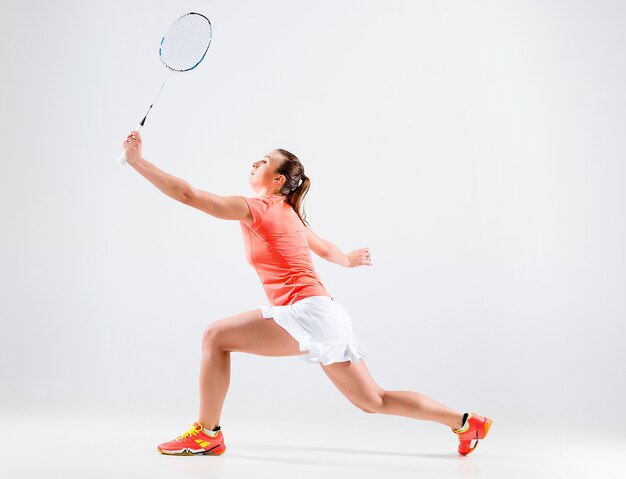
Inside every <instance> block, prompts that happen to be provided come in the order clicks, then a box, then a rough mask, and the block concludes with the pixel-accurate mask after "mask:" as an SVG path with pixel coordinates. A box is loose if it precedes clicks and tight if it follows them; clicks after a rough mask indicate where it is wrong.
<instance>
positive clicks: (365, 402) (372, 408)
mask: <svg viewBox="0 0 626 479" xmlns="http://www.w3.org/2000/svg"><path fill="white" fill-rule="evenodd" d="M384 397H385V391H384V390H382V389H381V390H379V391H377V392H376V393H375V394H372V395H371V396H369V397H367V398H363V399H361V400H359V401H353V404H354V405H355V406H356V407H358V408H359V409H360V410H361V411H363V412H366V413H368V414H380V413H381V412H382V411H383V407H384V404H385V402H384Z"/></svg>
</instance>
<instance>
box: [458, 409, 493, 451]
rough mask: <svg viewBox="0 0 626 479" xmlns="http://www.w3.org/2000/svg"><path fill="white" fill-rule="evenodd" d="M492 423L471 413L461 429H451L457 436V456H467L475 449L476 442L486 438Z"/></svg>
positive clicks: (488, 419)
mask: <svg viewBox="0 0 626 479" xmlns="http://www.w3.org/2000/svg"><path fill="white" fill-rule="evenodd" d="M492 423H493V421H492V420H491V419H490V418H488V417H483V416H479V415H478V414H476V413H475V412H473V413H471V414H470V415H469V416H468V418H467V420H466V421H465V424H463V427H461V428H460V429H452V432H453V433H455V434H456V435H457V436H459V454H461V455H462V456H467V455H468V454H470V453H471V452H472V451H473V450H474V449H476V446H478V440H479V439H484V438H485V437H487V433H488V432H489V429H490V428H491V424H492ZM474 441H475V442H474ZM472 443H473V444H472Z"/></svg>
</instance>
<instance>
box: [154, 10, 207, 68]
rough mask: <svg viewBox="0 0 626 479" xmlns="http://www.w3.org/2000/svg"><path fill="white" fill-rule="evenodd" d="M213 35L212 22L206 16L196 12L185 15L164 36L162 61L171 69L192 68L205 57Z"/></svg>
mask: <svg viewBox="0 0 626 479" xmlns="http://www.w3.org/2000/svg"><path fill="white" fill-rule="evenodd" d="M211 37H212V29H211V23H210V22H209V20H208V19H207V18H206V17H204V16H203V15H200V14H196V13H190V14H187V15H184V16H183V17H181V18H180V19H179V20H178V21H177V22H176V23H174V24H173V25H172V26H171V27H170V29H169V30H168V31H167V33H166V34H165V36H164V37H163V40H162V43H161V50H160V54H161V61H162V62H163V63H164V64H165V66H166V67H168V68H169V69H171V70H175V71H187V70H191V69H192V68H194V67H195V66H197V65H198V63H200V62H201V61H202V59H203V58H204V55H205V54H206V52H207V50H208V48H209V44H210V43H211Z"/></svg>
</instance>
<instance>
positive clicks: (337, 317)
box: [259, 296, 367, 365]
mask: <svg viewBox="0 0 626 479" xmlns="http://www.w3.org/2000/svg"><path fill="white" fill-rule="evenodd" d="M259 307H260V309H261V312H262V313H263V317H264V318H267V319H270V318H273V319H274V321H276V323H277V324H278V325H279V326H281V327H282V328H283V329H285V330H286V331H287V332H288V333H289V334H290V335H291V336H292V337H293V338H294V339H295V340H296V341H298V344H299V347H300V351H308V354H303V355H299V356H295V357H296V358H297V359H299V360H302V361H305V362H307V363H311V364H319V363H321V364H324V365H328V364H332V363H336V362H343V361H351V362H353V363H354V362H356V361H358V360H359V359H361V358H364V357H366V355H367V349H366V348H365V346H364V345H363V343H362V342H361V341H360V340H359V339H358V338H357V336H356V335H355V334H354V331H353V329H352V319H351V318H350V315H349V314H348V312H347V311H346V310H345V309H344V307H343V306H342V305H341V304H340V303H339V302H337V300H335V299H333V298H331V297H329V296H309V297H308V298H304V299H301V300H300V301H296V302H295V303H293V304H288V305H285V306H272V305H269V304H265V305H262V306H259Z"/></svg>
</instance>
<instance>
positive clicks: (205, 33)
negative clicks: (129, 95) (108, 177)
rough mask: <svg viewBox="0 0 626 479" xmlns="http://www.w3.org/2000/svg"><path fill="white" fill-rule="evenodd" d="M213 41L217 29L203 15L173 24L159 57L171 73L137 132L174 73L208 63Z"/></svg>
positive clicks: (189, 15)
mask: <svg viewBox="0 0 626 479" xmlns="http://www.w3.org/2000/svg"><path fill="white" fill-rule="evenodd" d="M212 37H213V29H212V27H211V22H210V21H209V19H208V18H207V17H205V16H204V15H202V14H200V13H194V12H190V13H186V14H185V15H183V16H182V17H180V18H179V19H178V20H176V21H175V22H174V23H172V25H171V26H170V28H169V29H168V30H167V32H166V33H165V36H164V37H163V38H162V39H161V44H160V46H159V57H160V58H161V63H163V65H165V67H166V68H167V69H168V72H167V75H166V76H165V80H163V83H161V88H159V91H158V92H157V94H156V96H155V97H154V100H152V103H151V104H150V108H148V111H147V112H146V114H145V115H144V117H143V120H141V122H139V125H137V127H136V128H135V130H137V131H141V129H142V128H143V125H144V123H145V122H146V118H147V117H148V113H150V110H152V107H153V106H154V103H155V102H156V99H157V98H158V97H159V94H160V93H161V90H163V87H164V86H165V83H166V82H167V79H168V78H169V76H170V73H172V72H188V71H190V70H193V69H194V68H196V67H197V66H198V65H199V64H200V62H201V61H202V60H204V57H205V55H206V52H207V51H208V49H209V45H210V44H211V38H212ZM117 162H118V163H120V164H122V165H123V164H125V163H126V152H125V151H122V154H121V155H120V157H119V159H118V160H117Z"/></svg>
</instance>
